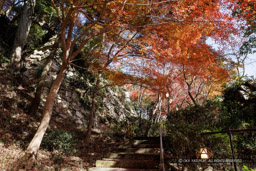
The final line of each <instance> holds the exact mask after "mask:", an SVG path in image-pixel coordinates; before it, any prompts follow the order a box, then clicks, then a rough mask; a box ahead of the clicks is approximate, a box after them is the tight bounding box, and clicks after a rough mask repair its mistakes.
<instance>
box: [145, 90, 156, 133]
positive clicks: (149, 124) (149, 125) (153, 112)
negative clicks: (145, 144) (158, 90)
mask: <svg viewBox="0 0 256 171" xmlns="http://www.w3.org/2000/svg"><path fill="white" fill-rule="evenodd" d="M159 99H160V94H158V100H157V102H156V103H155V105H154V106H153V108H152V109H151V110H150V112H149V122H148V124H147V127H146V131H145V134H144V136H145V137H147V136H148V132H149V130H150V128H151V124H152V120H153V116H154V115H155V113H156V111H157V109H158V106H159Z"/></svg>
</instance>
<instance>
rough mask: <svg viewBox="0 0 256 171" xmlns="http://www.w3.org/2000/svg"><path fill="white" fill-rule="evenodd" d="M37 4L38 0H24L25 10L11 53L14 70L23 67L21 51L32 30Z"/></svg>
mask: <svg viewBox="0 0 256 171" xmlns="http://www.w3.org/2000/svg"><path fill="white" fill-rule="evenodd" d="M35 4H36V0H26V1H25V2H24V7H23V11H22V14H21V16H20V19H19V23H18V28H17V32H16V35H15V39H14V43H13V47H12V51H11V54H10V59H11V63H10V66H11V67H12V68H11V69H13V70H19V69H20V67H21V63H20V62H21V52H22V49H23V46H24V44H25V42H26V39H27V37H28V34H29V31H30V27H31V23H32V15H33V13H34V8H35Z"/></svg>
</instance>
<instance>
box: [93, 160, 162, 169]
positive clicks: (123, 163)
mask: <svg viewBox="0 0 256 171" xmlns="http://www.w3.org/2000/svg"><path fill="white" fill-rule="evenodd" d="M96 167H113V168H116V167H121V168H136V169H158V168H159V162H158V161H154V160H139V161H136V160H120V159H116V160H97V161H96Z"/></svg>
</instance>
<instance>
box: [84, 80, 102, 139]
mask: <svg viewBox="0 0 256 171" xmlns="http://www.w3.org/2000/svg"><path fill="white" fill-rule="evenodd" d="M99 84H100V75H99V76H98V78H97V81H96V85H95V89H94V92H93V95H92V107H91V111H90V119H89V125H88V128H87V133H86V138H85V143H89V141H90V138H91V133H92V126H93V122H94V113H95V105H96V97H97V94H98V91H99Z"/></svg>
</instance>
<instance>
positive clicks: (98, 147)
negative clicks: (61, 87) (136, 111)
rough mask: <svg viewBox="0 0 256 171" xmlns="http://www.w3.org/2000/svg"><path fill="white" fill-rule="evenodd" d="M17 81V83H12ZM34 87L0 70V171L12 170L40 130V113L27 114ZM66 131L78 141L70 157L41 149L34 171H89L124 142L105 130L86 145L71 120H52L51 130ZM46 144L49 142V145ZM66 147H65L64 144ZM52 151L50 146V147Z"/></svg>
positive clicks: (81, 134) (96, 133)
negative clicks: (107, 153)
mask: <svg viewBox="0 0 256 171" xmlns="http://www.w3.org/2000/svg"><path fill="white" fill-rule="evenodd" d="M12 78H15V79H12ZM31 85H33V83H30V82H29V80H28V79H27V78H26V77H25V76H23V77H18V76H14V75H12V74H10V73H7V72H6V70H5V69H4V68H3V67H2V68H0V170H1V169H3V170H4V169H6V170H10V169H11V168H12V166H13V165H15V162H16V161H17V159H18V158H19V157H20V156H22V155H23V154H24V150H25V148H26V147H27V146H28V143H29V141H30V140H31V139H32V137H33V135H34V133H35V131H36V129H37V127H38V126H39V123H40V120H41V116H40V113H41V111H40V110H39V112H38V113H37V114H34V115H28V114H27V113H26V110H27V107H28V106H29V104H30V102H31V100H32V98H33V91H34V89H33V87H32V86H31ZM58 129H61V130H64V131H65V132H67V133H70V134H72V135H74V137H76V141H74V142H73V143H72V146H71V147H69V151H68V153H67V152H66V151H60V150H56V149H54V148H53V149H50V150H49V148H48V149H47V148H46V147H45V146H44V148H41V149H40V151H39V153H38V156H37V160H38V163H37V165H36V166H35V170H74V171H75V170H86V168H88V167H92V166H94V164H95V161H96V160H97V159H100V158H101V157H102V156H101V155H102V154H103V153H104V152H107V151H111V150H112V149H113V148H115V147H116V146H117V145H118V144H119V143H118V142H120V144H121V142H122V141H124V140H125V139H123V138H121V137H118V136H115V135H114V134H111V133H112V132H113V131H112V130H111V128H107V127H102V130H104V132H103V131H102V130H97V131H95V132H94V134H93V135H92V141H91V142H90V143H89V144H85V142H84V138H85V132H83V131H81V130H79V129H78V128H76V127H75V125H73V124H71V123H70V124H69V122H68V120H64V119H63V120H59V119H58V120H57V119H56V118H55V117H53V118H52V121H51V123H50V127H49V128H48V130H58ZM46 143H47V142H46ZM64 145H65V144H64ZM48 147H49V146H48Z"/></svg>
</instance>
